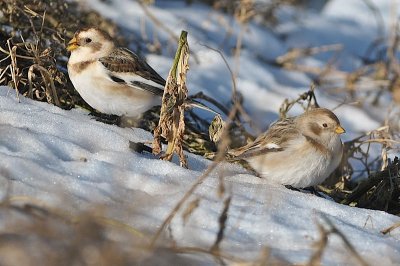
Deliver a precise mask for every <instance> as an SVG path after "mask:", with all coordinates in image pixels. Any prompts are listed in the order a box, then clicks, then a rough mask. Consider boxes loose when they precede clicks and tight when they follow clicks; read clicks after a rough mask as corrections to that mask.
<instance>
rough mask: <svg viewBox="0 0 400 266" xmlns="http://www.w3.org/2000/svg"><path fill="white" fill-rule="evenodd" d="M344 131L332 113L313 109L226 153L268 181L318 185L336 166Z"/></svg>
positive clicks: (338, 161)
mask: <svg viewBox="0 0 400 266" xmlns="http://www.w3.org/2000/svg"><path fill="white" fill-rule="evenodd" d="M344 132H345V130H344V129H343V127H341V125H340V122H339V119H338V118H337V117H336V115H335V114H334V113H333V112H331V111H329V110H327V109H323V108H315V109H311V110H309V111H307V112H305V113H304V114H302V115H300V116H297V117H292V118H287V119H284V120H280V121H278V122H276V123H274V124H272V125H271V126H270V128H269V129H268V130H267V131H266V132H265V133H264V134H262V135H260V136H259V137H258V138H257V139H256V140H255V141H254V142H252V143H249V144H247V145H245V146H243V147H241V148H239V149H236V150H233V151H230V152H229V153H230V154H231V155H234V156H236V157H235V159H243V160H245V161H247V163H249V165H250V166H251V167H252V168H253V169H254V170H255V171H256V172H257V173H259V175H260V177H262V178H265V179H267V180H268V181H271V182H273V183H279V184H283V185H290V186H292V187H296V188H304V187H309V186H314V185H317V184H320V183H322V182H323V181H324V180H325V179H326V178H327V177H328V176H329V175H330V174H331V173H332V172H333V171H334V170H335V169H336V168H337V167H338V166H339V164H340V161H341V158H342V152H343V147H342V146H343V145H342V142H341V140H340V136H339V135H340V134H342V133H344Z"/></svg>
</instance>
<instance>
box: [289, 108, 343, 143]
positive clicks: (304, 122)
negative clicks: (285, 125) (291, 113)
mask: <svg viewBox="0 0 400 266" xmlns="http://www.w3.org/2000/svg"><path fill="white" fill-rule="evenodd" d="M295 121H296V123H298V124H299V128H300V129H301V131H302V134H303V135H305V136H307V137H310V138H312V139H314V140H316V141H318V142H320V143H322V144H324V145H327V146H330V145H333V143H334V142H335V141H337V140H340V138H339V135H340V134H342V133H345V132H346V131H345V130H344V128H343V127H342V126H341V125H340V122H339V119H338V118H337V116H336V115H335V114H334V113H333V112H331V111H330V110H328V109H325V108H315V109H311V110H309V111H307V112H305V113H304V114H302V115H300V116H298V117H297V118H296V120H295Z"/></svg>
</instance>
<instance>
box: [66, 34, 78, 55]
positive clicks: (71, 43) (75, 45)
mask: <svg viewBox="0 0 400 266" xmlns="http://www.w3.org/2000/svg"><path fill="white" fill-rule="evenodd" d="M78 47H79V45H78V42H77V40H76V38H75V37H74V38H72V40H70V41H69V43H68V46H67V50H68V52H71V51H73V50H75V49H76V48H78Z"/></svg>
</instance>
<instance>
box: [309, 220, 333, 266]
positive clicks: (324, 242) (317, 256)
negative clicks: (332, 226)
mask: <svg viewBox="0 0 400 266" xmlns="http://www.w3.org/2000/svg"><path fill="white" fill-rule="evenodd" d="M317 227H318V231H319V233H320V235H321V237H320V239H319V240H318V241H317V242H315V243H314V245H313V246H314V247H315V249H316V250H315V252H314V254H313V255H312V256H311V259H310V261H309V262H308V263H307V265H308V266H316V265H321V261H322V255H323V253H324V250H325V249H326V247H327V246H328V235H329V232H328V231H327V230H325V228H324V227H323V226H322V225H321V224H319V223H317Z"/></svg>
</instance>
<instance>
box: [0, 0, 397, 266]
mask: <svg viewBox="0 0 400 266" xmlns="http://www.w3.org/2000/svg"><path fill="white" fill-rule="evenodd" d="M348 2H349V1H346V2H345V1H344V0H331V1H329V3H328V4H327V5H326V6H325V7H324V9H323V10H322V12H321V13H316V12H307V11H303V13H302V14H301V16H300V18H299V19H300V20H301V23H296V24H295V23H293V22H291V21H290V20H287V21H286V20H284V19H283V18H285V17H287V16H289V15H291V14H293V12H294V10H291V9H286V10H282V13H281V20H282V21H280V24H279V26H278V27H277V29H276V32H272V31H271V30H268V29H266V28H264V27H263V26H262V25H259V24H257V23H253V22H252V23H250V24H249V25H248V26H247V28H246V31H245V33H244V39H243V41H244V42H243V50H242V53H241V57H240V60H239V62H240V65H239V69H238V78H237V84H238V89H239V91H240V92H241V93H242V94H243V96H244V99H245V100H244V107H245V108H246V110H247V111H248V112H249V114H250V115H251V116H252V119H253V122H254V123H255V124H256V125H257V127H258V128H259V129H265V128H266V127H267V125H268V124H269V123H270V122H272V121H273V120H275V119H276V118H277V117H278V115H277V111H278V109H279V106H280V104H281V102H282V101H283V100H284V99H285V98H290V99H293V98H296V97H297V96H298V95H299V94H300V93H302V92H304V91H306V90H307V89H308V87H309V86H310V83H311V80H312V79H311V78H310V77H309V76H308V75H306V74H303V73H299V72H290V71H284V70H281V69H277V68H274V67H273V66H271V65H268V64H265V63H264V62H263V60H261V59H260V57H261V58H263V59H273V58H275V57H277V56H278V55H282V54H284V53H285V52H286V51H288V49H290V48H291V47H298V46H304V47H312V46H317V45H322V44H332V43H342V44H343V45H344V48H343V53H344V56H342V57H341V60H342V61H341V62H340V64H339V66H340V67H342V69H343V70H348V69H351V68H353V67H354V66H355V65H357V64H358V62H357V60H359V56H360V55H362V54H363V53H364V52H365V49H366V48H367V46H368V44H370V43H371V42H372V41H373V40H374V38H375V37H376V29H375V28H374V25H375V24H374V21H373V20H371V19H366V18H365V16H369V17H370V16H371V14H370V13H369V12H370V11H369V10H368V9H366V8H365V6H363V4H360V3H363V1H350V2H351V3H352V4H351V8H350V7H344V6H345V5H347V3H348ZM356 2H357V3H356ZM107 3H109V4H107ZM390 3H391V1H389V0H388V1H379V8H381V9H382V10H387V12H389V11H388V6H390ZM85 4H86V6H87V7H88V8H92V9H95V10H97V11H99V12H100V13H102V14H103V15H104V16H106V17H108V18H110V19H112V20H114V21H115V22H116V23H118V24H119V25H120V26H122V27H124V29H125V30H126V31H127V32H128V33H133V35H134V36H140V30H141V29H140V23H141V20H142V19H144V16H145V14H144V12H143V10H142V9H141V7H140V6H139V5H138V4H137V3H136V2H133V1H129V0H115V1H100V0H89V1H86V3H85ZM149 9H150V11H151V12H152V13H154V14H155V15H156V17H157V18H158V19H159V20H160V21H162V22H163V24H164V25H165V26H167V27H168V28H170V29H171V30H172V31H173V32H174V33H175V34H176V35H179V33H180V31H181V30H182V29H185V30H187V31H188V32H189V44H190V48H191V53H192V56H191V61H190V71H189V76H188V87H189V90H190V92H191V93H193V94H194V93H196V92H198V91H204V92H205V93H207V94H208V95H210V96H212V97H214V98H216V99H218V100H219V101H221V102H224V103H227V102H229V99H230V95H231V83H232V82H231V77H230V74H229V71H228V70H227V68H226V66H225V64H224V62H223V60H222V58H221V57H220V56H219V54H218V53H216V52H215V51H212V50H210V49H208V48H207V47H205V46H204V45H202V44H207V45H209V46H211V47H214V48H219V49H220V50H221V51H222V52H223V53H224V55H225V57H226V59H227V61H228V62H229V64H230V65H231V66H236V67H237V65H235V59H234V58H233V56H232V55H231V48H232V47H233V46H234V44H235V43H236V36H237V33H238V31H239V25H237V24H236V23H235V22H234V20H233V19H232V18H230V17H229V16H228V15H226V14H223V13H220V12H217V11H214V10H212V9H211V8H209V7H207V6H205V5H201V4H198V3H197V4H193V5H186V4H184V3H182V2H179V1H156V5H155V6H152V7H150V8H149ZM355 10H359V11H360V12H357V11H355ZM364 15H365V16H364ZM144 20H145V23H146V29H147V30H148V32H147V33H148V36H153V33H156V34H157V35H158V38H160V41H161V42H162V43H163V44H165V45H163V47H164V49H163V51H162V54H159V55H157V54H151V55H150V54H149V55H148V56H147V60H148V62H149V63H150V65H152V66H153V67H154V68H155V69H156V70H157V71H158V72H159V73H160V74H161V75H162V76H164V77H165V76H166V75H167V73H168V70H169V67H170V64H171V58H172V57H173V53H174V45H173V44H171V43H170V42H171V40H170V36H169V35H168V34H167V33H166V32H165V31H163V30H160V29H157V27H156V26H154V25H153V24H152V23H151V21H149V20H148V19H144ZM226 25H229V27H231V29H232V34H228V32H227V28H228V27H227V26H226ZM371 28H373V29H371ZM282 36H285V38H281V37H282ZM167 44H168V45H167ZM168 47H169V48H168ZM167 48H168V49H167ZM195 57H196V58H197V59H198V60H195V59H194V58H195ZM327 60H328V59H327V57H324V56H317V57H313V58H312V59H309V60H306V63H308V64H310V65H313V66H318V65H324V64H325V63H326V61H327ZM233 69H235V67H233ZM317 97H318V100H319V103H320V104H321V105H322V106H324V107H328V108H335V107H337V106H338V105H339V104H340V103H342V102H346V99H345V98H344V96H342V95H339V96H334V95H332V94H331V93H329V92H325V91H322V90H318V89H317ZM383 106H385V105H383V104H382V105H381V106H379V107H376V109H371V108H369V107H368V106H367V107H364V108H363V107H360V106H355V105H350V104H344V105H341V106H340V107H339V108H337V109H335V113H336V114H337V115H338V117H339V118H340V120H341V122H342V124H343V126H344V127H345V128H346V130H347V134H346V135H345V136H344V140H349V139H352V138H354V137H356V136H358V135H359V134H360V133H361V132H365V131H369V130H372V129H375V128H377V127H379V126H380V125H381V124H382V121H383V119H384V117H385V114H386V108H385V107H383ZM377 110H379V112H376V111H377ZM299 112H301V110H300V109H299V108H297V109H295V110H294V112H292V114H296V113H299ZM349 114H351V115H349ZM380 114H381V115H380ZM151 140H152V135H151V134H150V133H149V132H146V131H144V130H141V129H137V128H132V129H128V128H118V127H116V126H113V125H106V124H103V123H100V122H97V121H95V120H93V119H91V118H90V117H89V116H88V114H87V112H86V111H84V110H80V109H75V110H70V111H65V110H61V109H59V108H57V107H54V106H52V105H49V104H46V103H41V102H35V101H32V100H30V99H27V98H24V97H21V98H20V102H18V100H17V98H16V97H15V94H14V91H12V90H11V89H9V88H7V87H0V162H1V163H0V177H2V179H5V180H7V182H6V183H7V184H8V185H9V186H10V187H11V188H12V189H11V192H10V193H11V196H19V195H27V196H29V197H32V198H35V199H37V200H40V201H42V202H45V203H46V205H48V206H52V207H57V208H63V209H66V210H68V211H74V210H83V209H87V208H91V207H92V206H99V205H102V206H107V207H109V209H110V211H109V212H107V213H106V215H109V216H110V217H113V218H114V219H117V220H120V221H122V222H124V223H126V224H128V225H131V226H133V227H134V228H138V229H141V230H143V231H146V232H151V233H152V234H154V233H155V232H156V231H157V229H158V228H159V227H160V226H161V224H162V222H163V221H164V219H165V218H166V217H167V215H168V214H169V213H170V212H171V210H172V209H173V208H174V207H175V205H176V204H177V203H178V201H179V200H180V199H181V198H182V196H183V195H184V193H185V192H186V191H188V189H189V188H190V187H191V186H192V184H193V183H195V182H196V180H197V179H198V178H199V177H200V176H201V175H202V174H203V173H204V171H205V170H206V169H207V167H209V166H210V164H211V162H210V161H207V160H205V159H203V158H201V157H199V156H196V155H192V154H189V153H187V156H188V160H189V169H183V168H181V167H179V164H177V162H176V161H174V162H166V161H161V160H158V159H156V158H155V157H154V156H152V155H150V154H138V153H136V152H133V151H131V150H130V149H129V141H134V142H148V141H151ZM377 152H379V151H377ZM221 180H222V181H221ZM1 182H2V184H3V181H1ZM221 182H222V184H223V185H224V187H225V189H226V193H225V194H224V195H222V196H221V195H219V193H218V189H219V187H220V185H221ZM1 195H5V192H2V194H1ZM229 195H230V196H231V197H232V200H231V205H230V207H229V211H228V220H227V227H226V231H225V235H224V239H223V241H222V243H221V250H222V251H223V252H224V253H226V254H230V255H234V256H237V257H239V258H242V259H244V260H248V261H252V260H255V258H259V257H260V256H261V253H262V250H263V248H264V247H267V248H269V250H270V252H271V255H272V256H274V257H276V258H283V259H285V260H287V261H288V262H289V263H293V264H304V263H307V262H308V261H309V259H310V257H311V255H312V254H313V251H314V249H313V244H314V243H315V242H316V241H317V240H318V239H319V238H320V234H319V231H318V227H317V225H318V224H323V225H325V226H327V225H326V222H325V220H324V219H323V218H322V217H327V218H328V219H329V220H330V221H331V222H332V223H333V224H334V225H335V227H337V228H338V229H339V230H340V231H341V232H342V233H343V234H344V235H345V236H346V237H347V239H348V240H349V241H350V243H351V244H352V245H353V246H354V247H355V249H356V250H357V252H358V253H359V254H360V255H361V256H362V257H363V258H364V259H365V260H366V261H367V262H368V263H369V264H370V265H376V264H381V265H396V264H398V262H399V261H400V241H399V236H400V232H399V230H395V231H393V232H392V233H391V234H390V235H383V234H381V233H380V231H381V230H382V229H385V228H387V227H389V226H390V225H392V224H394V223H396V222H399V221H400V219H399V217H397V216H394V215H390V214H388V213H385V212H381V211H374V210H367V209H359V208H354V207H349V206H344V205H341V204H338V203H335V202H333V201H331V200H329V199H324V198H319V197H316V196H314V195H311V194H306V193H302V192H297V191H292V190H288V189H286V188H285V187H282V186H277V185H270V184H265V183H263V182H262V180H260V179H259V178H257V177H255V176H253V175H250V174H248V173H247V172H246V170H244V169H243V168H241V167H240V166H237V165H232V164H228V163H224V164H221V165H219V166H218V167H217V168H216V170H214V171H213V172H212V173H211V175H210V176H209V177H208V178H206V179H205V181H204V182H203V183H202V184H201V185H200V186H199V187H198V189H197V190H195V192H194V194H193V195H192V196H191V197H190V198H189V200H188V202H190V201H192V200H195V199H199V200H200V203H199V207H198V208H196V209H195V210H194V212H193V213H192V214H191V215H190V216H189V218H188V219H187V220H186V221H184V220H183V216H182V214H183V210H184V209H185V208H186V207H187V206H188V202H187V203H186V204H185V205H184V206H183V208H181V209H180V211H179V212H178V214H177V215H176V216H175V218H174V219H173V220H172V222H171V225H170V227H169V229H168V230H167V231H168V232H164V237H165V238H167V239H168V238H171V239H173V240H174V241H176V243H177V245H178V246H189V247H203V248H210V247H211V246H212V244H213V243H214V241H215V239H216V235H217V232H218V219H219V216H220V214H221V212H222V210H223V208H224V205H223V201H224V200H225V199H226V198H227V197H228V196H229ZM132 210H134V211H132ZM132 213H134V215H132ZM349 263H350V264H356V263H357V262H356V260H355V259H354V257H353V256H352V255H351V254H350V253H349V251H348V249H347V248H346V247H345V245H344V243H343V241H342V240H341V239H340V238H339V237H337V236H335V235H332V236H330V237H329V244H328V247H327V250H325V252H324V255H323V265H348V264H349ZM204 264H207V265H213V264H215V261H213V260H209V261H208V260H207V261H204Z"/></svg>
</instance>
